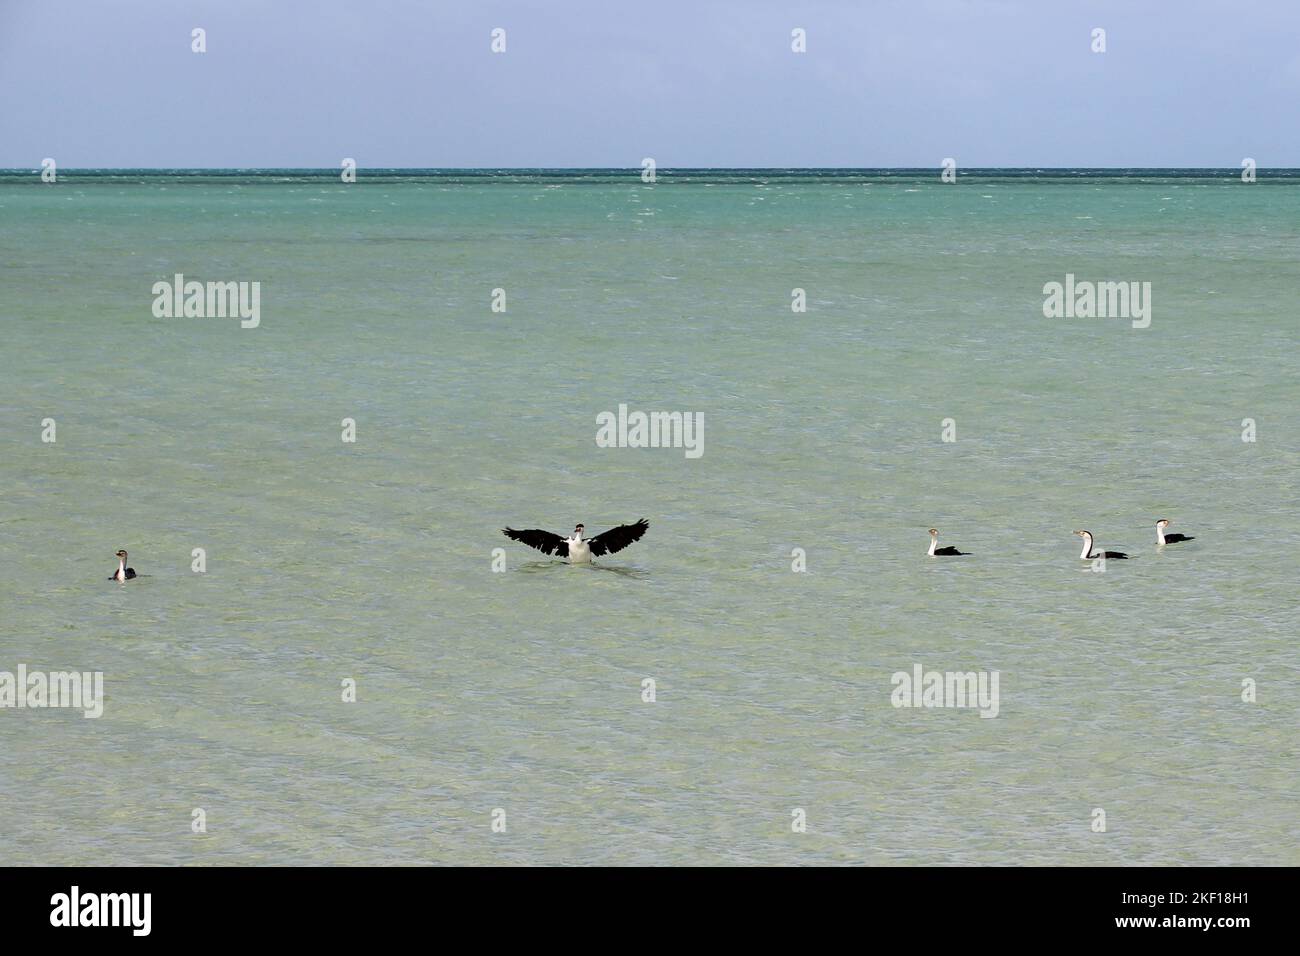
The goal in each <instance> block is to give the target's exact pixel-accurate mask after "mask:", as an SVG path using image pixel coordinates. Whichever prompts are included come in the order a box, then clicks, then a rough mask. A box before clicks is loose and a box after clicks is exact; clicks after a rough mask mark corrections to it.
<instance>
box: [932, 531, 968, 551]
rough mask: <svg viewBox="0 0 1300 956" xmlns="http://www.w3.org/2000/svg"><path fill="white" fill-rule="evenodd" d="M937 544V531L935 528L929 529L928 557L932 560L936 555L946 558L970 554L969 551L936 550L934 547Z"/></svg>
mask: <svg viewBox="0 0 1300 956" xmlns="http://www.w3.org/2000/svg"><path fill="white" fill-rule="evenodd" d="M938 543H939V531H938V529H937V528H931V529H930V551H929V555H930V557H932V558H933V557H936V556H937V555H943V556H945V557H947V556H949V555H958V554H970V552H969V551H958V550H957V549H956V548H936V547H935V545H937V544H938Z"/></svg>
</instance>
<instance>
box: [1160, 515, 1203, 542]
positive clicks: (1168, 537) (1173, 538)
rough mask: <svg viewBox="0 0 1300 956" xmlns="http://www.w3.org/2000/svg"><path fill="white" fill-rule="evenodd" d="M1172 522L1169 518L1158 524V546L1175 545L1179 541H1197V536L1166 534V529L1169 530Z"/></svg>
mask: <svg viewBox="0 0 1300 956" xmlns="http://www.w3.org/2000/svg"><path fill="white" fill-rule="evenodd" d="M1171 524H1173V522H1172V521H1170V520H1169V519H1168V518H1161V519H1160V520H1159V521H1157V522H1156V544H1174V543H1175V542H1177V541H1195V540H1196V535H1194V534H1192V535H1187V534H1165V528H1168V527H1169V526H1170V525H1171Z"/></svg>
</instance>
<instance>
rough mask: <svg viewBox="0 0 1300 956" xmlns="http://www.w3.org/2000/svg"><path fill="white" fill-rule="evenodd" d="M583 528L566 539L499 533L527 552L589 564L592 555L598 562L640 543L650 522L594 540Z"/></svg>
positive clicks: (543, 534)
mask: <svg viewBox="0 0 1300 956" xmlns="http://www.w3.org/2000/svg"><path fill="white" fill-rule="evenodd" d="M583 527H584V526H583V525H581V524H579V525H576V526H575V527H574V529H573V534H572V536H570V537H568V538H565V537H563V536H561V535H558V534H553V533H551V532H550V531H541V530H539V529H537V528H529V529H527V530H524V531H516V530H515V529H514V528H503V529H502V530H501V533H502V534H503V535H505V536H506V537H507V538H510V539H512V540H514V541H522V542H523V543H524V544H526V545H528V547H530V548H536V549H537V550H538V551H540V552H542V554H554V555H558V556H559V557H561V558H568V559H569V563H570V564H590V563H591V559H592V556H593V555H594V556H595V557H598V558H599V557H600V556H601V555H605V554H613V553H614V552H615V551H622V550H623V549H624V548H626V547H627V546H628V545H629V544H631V543H632V542H633V541H638V540H640V538H641V535H643V534H645V531H646V528H648V527H650V522H649V521H646V519H645V518H642V519H641V520H640V521H638V522H636V524H621V525H619V526H618V527H617V528H610V529H609V530H608V531H602V532H601V533H600V534H598V535H596V537H594V538H584V537H583V536H582V530H583Z"/></svg>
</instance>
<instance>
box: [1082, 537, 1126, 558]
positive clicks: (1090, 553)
mask: <svg viewBox="0 0 1300 956" xmlns="http://www.w3.org/2000/svg"><path fill="white" fill-rule="evenodd" d="M1075 534H1077V535H1078V536H1079V537H1081V538H1083V550H1082V551H1081V552H1080V553H1079V559H1080V560H1082V561H1095V560H1096V559H1097V558H1105V559H1106V560H1107V561H1125V560H1127V559H1128V555H1127V554H1125V553H1124V552H1123V551H1094V550H1092V532H1091V531H1076V532H1075Z"/></svg>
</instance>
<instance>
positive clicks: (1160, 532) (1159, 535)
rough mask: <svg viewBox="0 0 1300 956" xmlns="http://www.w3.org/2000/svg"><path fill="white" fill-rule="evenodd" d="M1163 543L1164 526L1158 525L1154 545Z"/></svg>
mask: <svg viewBox="0 0 1300 956" xmlns="http://www.w3.org/2000/svg"><path fill="white" fill-rule="evenodd" d="M1164 543H1165V526H1164V525H1161V524H1158V525H1156V544H1164Z"/></svg>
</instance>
